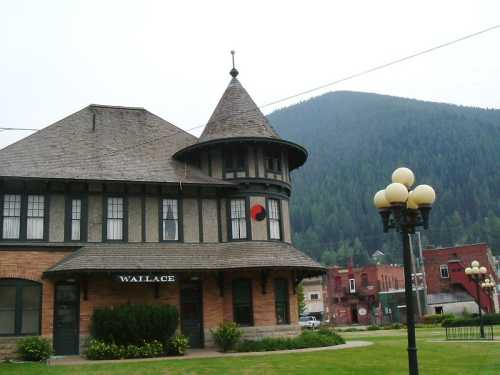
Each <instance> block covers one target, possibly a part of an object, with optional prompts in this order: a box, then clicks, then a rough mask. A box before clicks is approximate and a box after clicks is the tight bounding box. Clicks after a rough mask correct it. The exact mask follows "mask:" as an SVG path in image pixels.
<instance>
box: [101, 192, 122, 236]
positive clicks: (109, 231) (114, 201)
mask: <svg viewBox="0 0 500 375" xmlns="http://www.w3.org/2000/svg"><path fill="white" fill-rule="evenodd" d="M124 218H125V214H124V199H123V198H122V197H108V202H107V218H106V239H107V240H112V241H120V240H124V232H125V231H124V224H125V220H124Z"/></svg>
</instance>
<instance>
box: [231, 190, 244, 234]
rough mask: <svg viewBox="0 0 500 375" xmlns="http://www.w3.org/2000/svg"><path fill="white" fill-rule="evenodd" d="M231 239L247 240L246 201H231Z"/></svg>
mask: <svg viewBox="0 0 500 375" xmlns="http://www.w3.org/2000/svg"><path fill="white" fill-rule="evenodd" d="M230 214H231V215H230V216H231V239H233V240H241V239H246V238H247V218H246V203H245V199H231V212H230Z"/></svg>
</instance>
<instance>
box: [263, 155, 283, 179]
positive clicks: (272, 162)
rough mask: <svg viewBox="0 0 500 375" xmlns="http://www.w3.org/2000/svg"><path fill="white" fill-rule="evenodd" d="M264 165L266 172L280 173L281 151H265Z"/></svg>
mask: <svg viewBox="0 0 500 375" xmlns="http://www.w3.org/2000/svg"><path fill="white" fill-rule="evenodd" d="M264 163H265V165H266V170H267V171H268V172H273V173H281V151H280V150H278V151H276V150H267V151H265V152H264Z"/></svg>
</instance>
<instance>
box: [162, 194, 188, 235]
mask: <svg viewBox="0 0 500 375" xmlns="http://www.w3.org/2000/svg"><path fill="white" fill-rule="evenodd" d="M164 199H171V200H176V201H177V227H178V228H177V238H178V239H177V240H166V239H164V238H163V200H164ZM183 216H184V215H183V210H182V199H181V198H180V197H178V196H169V195H161V196H160V198H159V200H158V218H159V220H158V222H159V225H158V238H159V242H184V226H183Z"/></svg>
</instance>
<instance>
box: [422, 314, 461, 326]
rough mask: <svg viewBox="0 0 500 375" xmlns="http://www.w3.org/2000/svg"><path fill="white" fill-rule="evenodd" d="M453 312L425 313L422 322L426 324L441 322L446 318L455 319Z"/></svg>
mask: <svg viewBox="0 0 500 375" xmlns="http://www.w3.org/2000/svg"><path fill="white" fill-rule="evenodd" d="M454 317H455V316H454V315H453V314H433V315H424V317H423V318H422V323H424V324H441V323H443V321H445V320H449V319H454Z"/></svg>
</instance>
